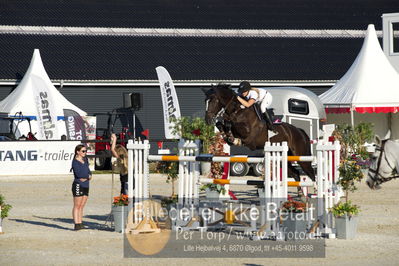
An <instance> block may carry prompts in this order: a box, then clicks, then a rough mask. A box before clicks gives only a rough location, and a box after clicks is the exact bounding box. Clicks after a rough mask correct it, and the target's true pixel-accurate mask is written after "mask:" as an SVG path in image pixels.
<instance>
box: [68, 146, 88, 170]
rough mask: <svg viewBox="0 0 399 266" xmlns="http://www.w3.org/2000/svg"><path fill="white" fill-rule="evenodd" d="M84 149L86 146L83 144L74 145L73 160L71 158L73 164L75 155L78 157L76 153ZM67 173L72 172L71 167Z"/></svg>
mask: <svg viewBox="0 0 399 266" xmlns="http://www.w3.org/2000/svg"><path fill="white" fill-rule="evenodd" d="M85 147H86V146H85V145H83V144H79V145H76V147H75V155H74V156H73V158H72V162H73V160H74V159H76V155H78V151H80V150H81V149H83V148H85ZM86 162H87V158H86ZM69 172H72V167H71V169H70V170H69Z"/></svg>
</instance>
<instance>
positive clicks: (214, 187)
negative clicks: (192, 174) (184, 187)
mask: <svg viewBox="0 0 399 266" xmlns="http://www.w3.org/2000/svg"><path fill="white" fill-rule="evenodd" d="M206 189H209V190H210V191H217V192H218V193H219V194H225V193H226V189H225V187H224V185H220V184H205V185H203V186H201V188H200V190H201V191H204V190H206Z"/></svg>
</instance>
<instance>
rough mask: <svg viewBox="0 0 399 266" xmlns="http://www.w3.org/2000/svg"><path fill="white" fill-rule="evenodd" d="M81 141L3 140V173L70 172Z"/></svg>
mask: <svg viewBox="0 0 399 266" xmlns="http://www.w3.org/2000/svg"><path fill="white" fill-rule="evenodd" d="M78 144H80V142H79V141H2V142H1V146H0V165H1V171H0V176H2V175H43V174H69V173H70V169H71V164H72V159H73V156H74V150H75V147H76V145H78Z"/></svg>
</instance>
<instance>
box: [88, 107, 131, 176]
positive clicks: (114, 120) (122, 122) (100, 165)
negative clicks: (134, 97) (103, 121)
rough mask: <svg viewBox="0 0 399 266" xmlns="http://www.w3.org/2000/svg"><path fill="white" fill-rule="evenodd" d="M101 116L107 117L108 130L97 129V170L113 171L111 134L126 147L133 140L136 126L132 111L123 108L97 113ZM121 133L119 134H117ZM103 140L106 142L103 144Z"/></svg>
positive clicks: (97, 115)
mask: <svg viewBox="0 0 399 266" xmlns="http://www.w3.org/2000/svg"><path fill="white" fill-rule="evenodd" d="M94 115H95V116H96V117H97V118H98V117H99V116H107V128H97V133H96V140H97V141H98V142H96V164H95V168H96V169H97V170H108V169H111V157H112V153H111V145H110V144H109V142H110V139H111V134H112V133H115V134H116V135H117V136H118V140H120V141H121V143H120V144H121V145H124V146H126V143H127V141H128V140H129V139H131V138H133V132H134V126H133V118H132V117H133V115H132V110H131V109H126V108H121V109H116V110H113V111H112V112H108V113H96V114H94ZM118 131H119V133H117V132H118ZM101 140H104V142H102V141H101Z"/></svg>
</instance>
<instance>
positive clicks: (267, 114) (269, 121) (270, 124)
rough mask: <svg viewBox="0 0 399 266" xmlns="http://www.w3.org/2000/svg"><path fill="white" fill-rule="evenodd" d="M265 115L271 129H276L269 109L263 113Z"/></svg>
mask: <svg viewBox="0 0 399 266" xmlns="http://www.w3.org/2000/svg"><path fill="white" fill-rule="evenodd" d="M263 116H264V118H265V121H266V125H267V127H268V128H269V130H272V131H275V127H274V125H273V122H272V119H271V118H270V116H269V113H268V112H267V110H266V112H264V113H263Z"/></svg>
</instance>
